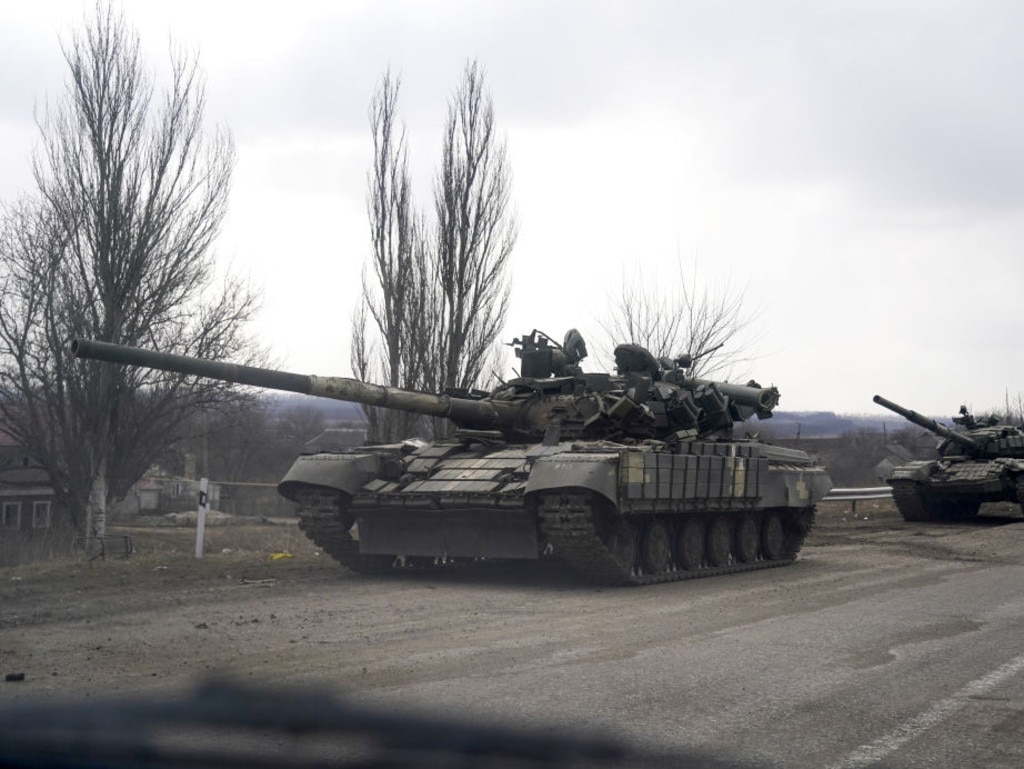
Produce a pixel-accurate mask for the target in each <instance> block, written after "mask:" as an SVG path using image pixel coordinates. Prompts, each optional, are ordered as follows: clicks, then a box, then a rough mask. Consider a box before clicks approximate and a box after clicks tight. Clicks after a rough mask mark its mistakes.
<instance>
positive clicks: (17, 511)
mask: <svg viewBox="0 0 1024 769" xmlns="http://www.w3.org/2000/svg"><path fill="white" fill-rule="evenodd" d="M0 526H3V527H4V528H5V529H18V528H21V502H4V508H3V520H0Z"/></svg>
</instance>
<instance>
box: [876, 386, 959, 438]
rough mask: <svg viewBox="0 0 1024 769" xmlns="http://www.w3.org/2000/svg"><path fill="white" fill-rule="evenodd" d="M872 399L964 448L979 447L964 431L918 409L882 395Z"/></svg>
mask: <svg viewBox="0 0 1024 769" xmlns="http://www.w3.org/2000/svg"><path fill="white" fill-rule="evenodd" d="M872 400H874V402H875V403H877V404H878V405H879V406H884V407H885V408H887V409H889V411H893V412H895V413H897V414H899V415H900V416H901V417H903V418H904V419H906V420H907V421H908V422H913V423H914V424H915V425H917V426H918V427H923V428H924V429H925V430H928V431H929V432H932V433H935V434H936V435H941V436H942V437H943V438H948V439H949V440H951V441H954V442H956V443H959V444H960V445H961V446H963V447H964V448H967V449H976V448H978V444H977V443H975V441H973V440H971V438H970V437H968V436H966V435H964V434H963V433H958V432H956V431H955V430H950V429H949V428H948V427H946V426H945V425H941V424H939V423H938V422H936V421H935V420H934V419H929V418H928V417H926V416H924V415H922V414H918V413H917V412H916V411H911V410H910V409H905V408H903V407H902V406H900V405H899V404H897V403H893V402H892V401H891V400H889V399H888V398H883V397H882V396H881V395H876V396H875V397H874V398H873V399H872Z"/></svg>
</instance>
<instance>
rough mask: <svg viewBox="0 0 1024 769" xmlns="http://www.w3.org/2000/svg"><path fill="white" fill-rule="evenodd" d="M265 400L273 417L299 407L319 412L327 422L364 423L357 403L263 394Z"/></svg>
mask: <svg viewBox="0 0 1024 769" xmlns="http://www.w3.org/2000/svg"><path fill="white" fill-rule="evenodd" d="M263 397H264V398H265V400H266V403H267V405H268V407H269V408H270V413H271V414H273V415H275V416H276V415H279V414H281V413H282V412H284V411H288V410H289V409H293V408H297V407H301V408H311V409H315V410H317V411H319V412H320V413H321V414H323V417H324V419H325V420H326V421H328V422H365V421H366V415H365V414H364V413H363V407H362V406H360V405H359V404H358V403H348V402H347V401H336V400H331V399H330V398H317V397H314V396H312V395H296V394H291V393H287V394H284V393H275V392H271V393H265V394H264V396H263Z"/></svg>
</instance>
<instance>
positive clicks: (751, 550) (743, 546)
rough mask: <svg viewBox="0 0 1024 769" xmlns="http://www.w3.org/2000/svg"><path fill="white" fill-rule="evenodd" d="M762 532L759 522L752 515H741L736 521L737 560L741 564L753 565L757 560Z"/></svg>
mask: <svg viewBox="0 0 1024 769" xmlns="http://www.w3.org/2000/svg"><path fill="white" fill-rule="evenodd" d="M759 534H760V532H758V530H757V521H755V520H754V516H752V515H746V514H744V515H741V516H740V518H739V520H738V521H736V549H735V553H736V560H737V561H739V562H740V563H752V562H753V561H756V560H757V545H758V540H759V539H760V536H759Z"/></svg>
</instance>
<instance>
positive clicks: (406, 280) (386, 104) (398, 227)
mask: <svg viewBox="0 0 1024 769" xmlns="http://www.w3.org/2000/svg"><path fill="white" fill-rule="evenodd" d="M400 87H401V81H400V80H399V79H398V78H394V77H392V76H391V73H390V72H387V73H385V75H384V77H383V78H382V80H381V84H380V87H379V88H378V90H377V92H376V93H375V94H374V97H373V100H372V101H371V103H370V128H371V132H372V135H373V168H372V170H371V172H370V173H369V174H368V179H367V181H368V186H369V192H368V194H367V212H368V214H369V218H370V244H371V264H372V269H373V275H374V278H375V282H372V281H371V280H370V279H369V276H368V275H367V273H366V271H364V273H363V301H362V303H361V304H360V305H359V306H358V307H357V308H356V311H355V313H354V315H353V323H352V345H351V358H352V368H353V370H354V372H355V374H356V376H358V377H359V378H361V379H368V380H371V381H378V382H380V381H382V382H383V383H386V384H388V385H390V386H392V387H405V388H411V389H421V388H422V389H433V387H434V386H435V385H436V376H434V375H433V367H432V365H431V363H432V362H431V361H430V360H429V356H430V355H431V353H432V342H433V340H434V336H435V330H434V323H433V320H434V319H435V318H436V317H437V316H438V311H437V308H436V305H437V302H438V297H439V294H438V291H437V288H436V284H435V282H434V281H433V280H432V268H431V258H430V253H429V252H428V249H427V243H426V240H425V238H424V237H423V233H424V229H425V225H424V223H423V221H422V217H419V216H417V215H416V214H415V212H414V209H413V206H412V183H411V181H410V177H409V161H408V148H407V144H406V141H405V132H404V130H403V129H399V128H397V127H396V125H395V121H396V109H397V104H398V94H399V90H400ZM371 319H372V321H373V325H374V326H375V327H376V332H377V333H376V335H375V337H374V338H376V339H379V340H380V347H379V348H377V346H376V345H375V344H374V341H373V339H374V338H371V337H369V336H368V328H367V326H368V324H369V321H370V320H371ZM365 411H366V414H367V419H368V421H369V425H370V430H369V432H370V436H371V439H372V440H379V441H387V442H391V441H395V440H400V439H402V438H406V437H408V436H409V435H412V434H414V433H416V432H422V431H423V430H424V429H426V427H427V422H426V420H423V419H420V418H419V417H417V416H416V415H415V414H404V413H399V412H394V411H387V410H384V409H378V408H373V407H367V408H366V409H365Z"/></svg>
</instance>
